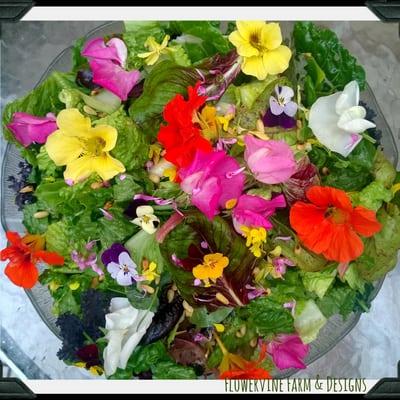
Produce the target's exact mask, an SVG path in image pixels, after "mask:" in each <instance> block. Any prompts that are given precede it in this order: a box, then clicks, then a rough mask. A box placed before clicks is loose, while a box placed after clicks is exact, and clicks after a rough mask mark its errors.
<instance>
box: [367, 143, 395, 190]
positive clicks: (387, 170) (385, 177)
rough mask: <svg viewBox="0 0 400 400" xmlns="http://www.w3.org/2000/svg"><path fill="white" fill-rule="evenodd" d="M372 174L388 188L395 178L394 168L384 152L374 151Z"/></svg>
mask: <svg viewBox="0 0 400 400" xmlns="http://www.w3.org/2000/svg"><path fill="white" fill-rule="evenodd" d="M373 174H374V176H375V179H376V180H377V181H378V182H382V183H383V185H384V186H385V187H386V188H390V187H391V186H392V184H393V182H394V180H395V179H396V170H395V168H394V167H393V165H392V163H391V162H390V161H389V160H388V159H387V158H386V156H385V154H384V153H383V152H382V151H381V150H378V151H377V152H376V156H375V160H374V165H373Z"/></svg>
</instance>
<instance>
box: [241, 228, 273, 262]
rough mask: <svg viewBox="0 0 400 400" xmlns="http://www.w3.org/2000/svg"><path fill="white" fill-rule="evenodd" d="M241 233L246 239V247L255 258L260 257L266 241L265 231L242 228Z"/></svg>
mask: <svg viewBox="0 0 400 400" xmlns="http://www.w3.org/2000/svg"><path fill="white" fill-rule="evenodd" d="M241 231H242V234H243V236H244V237H245V238H246V246H247V247H249V250H250V251H251V252H252V253H253V254H254V255H255V256H256V257H261V247H262V245H263V243H266V241H267V231H266V230H265V229H264V228H249V227H247V226H242V227H241Z"/></svg>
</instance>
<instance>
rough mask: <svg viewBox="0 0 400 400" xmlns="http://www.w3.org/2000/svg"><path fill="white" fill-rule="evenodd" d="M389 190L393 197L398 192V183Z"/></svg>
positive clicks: (399, 186) (399, 187)
mask: <svg viewBox="0 0 400 400" xmlns="http://www.w3.org/2000/svg"><path fill="white" fill-rule="evenodd" d="M391 190H392V193H393V195H395V194H396V193H397V192H398V191H399V190H400V182H399V183H395V184H394V185H393V186H392V188H391Z"/></svg>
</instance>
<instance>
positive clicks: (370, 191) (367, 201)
mask: <svg viewBox="0 0 400 400" xmlns="http://www.w3.org/2000/svg"><path fill="white" fill-rule="evenodd" d="M392 197H393V194H392V192H391V190H390V189H387V188H386V187H385V185H384V184H383V182H382V181H373V182H371V183H370V184H369V185H368V186H366V187H365V188H364V189H363V190H361V192H358V193H355V194H354V195H353V196H352V197H351V199H352V202H353V204H354V205H357V206H363V207H366V208H369V209H370V210H374V211H378V210H379V209H380V208H381V207H382V204H383V202H386V203H388V202H389V201H390V200H392Z"/></svg>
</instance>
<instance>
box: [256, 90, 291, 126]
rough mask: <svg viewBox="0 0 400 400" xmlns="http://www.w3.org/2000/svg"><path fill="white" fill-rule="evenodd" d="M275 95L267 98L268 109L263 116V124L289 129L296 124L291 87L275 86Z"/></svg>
mask: <svg viewBox="0 0 400 400" xmlns="http://www.w3.org/2000/svg"><path fill="white" fill-rule="evenodd" d="M275 94H276V97H275V96H271V97H270V98H269V109H268V110H267V112H266V113H265V115H264V117H263V122H264V125H265V126H268V127H274V126H281V127H282V128H284V129H291V128H294V127H295V126H296V119H295V118H294V116H295V115H296V112H297V104H296V103H295V102H294V101H292V98H293V96H294V92H293V89H292V88H290V87H289V86H279V85H276V86H275Z"/></svg>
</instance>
